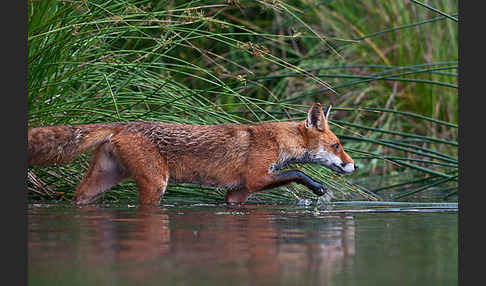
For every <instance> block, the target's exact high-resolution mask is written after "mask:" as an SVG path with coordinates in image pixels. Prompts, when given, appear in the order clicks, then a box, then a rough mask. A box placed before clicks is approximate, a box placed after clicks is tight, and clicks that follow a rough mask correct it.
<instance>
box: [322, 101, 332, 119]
mask: <svg viewBox="0 0 486 286" xmlns="http://www.w3.org/2000/svg"><path fill="white" fill-rule="evenodd" d="M331 108H332V105H329V106H328V107H327V108H326V109H324V111H323V112H324V117H325V118H326V120H329V114H330V113H331Z"/></svg>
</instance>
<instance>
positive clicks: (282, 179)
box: [264, 170, 327, 196]
mask: <svg viewBox="0 0 486 286" xmlns="http://www.w3.org/2000/svg"><path fill="white" fill-rule="evenodd" d="M289 183H297V184H301V185H303V186H306V187H307V188H309V189H310V190H311V191H312V192H313V193H314V194H316V195H317V196H322V195H324V194H325V193H326V191H327V187H326V186H324V185H323V184H321V183H319V182H317V181H315V180H314V179H312V178H311V177H309V176H308V175H306V174H305V173H304V172H302V171H299V170H289V171H283V172H280V173H276V174H272V175H271V176H270V179H269V180H268V183H267V184H266V186H265V187H264V189H266V190H268V189H273V188H276V187H280V186H283V185H287V184H289Z"/></svg>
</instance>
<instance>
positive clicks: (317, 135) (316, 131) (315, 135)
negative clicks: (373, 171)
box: [303, 103, 357, 174]
mask: <svg viewBox="0 0 486 286" xmlns="http://www.w3.org/2000/svg"><path fill="white" fill-rule="evenodd" d="M330 112H331V106H330V105H329V106H328V107H327V108H326V109H325V110H323V108H322V106H321V104H320V103H315V104H314V105H313V106H312V107H311V108H310V109H309V111H308V113H307V119H306V120H305V121H304V122H303V124H304V126H305V133H306V137H307V142H306V153H307V154H306V155H307V157H308V160H309V161H310V162H311V163H315V164H319V165H322V166H325V167H327V168H329V169H331V170H333V171H336V172H338V173H341V174H350V173H352V172H354V171H355V170H356V168H357V166H356V165H355V164H354V161H353V159H351V157H350V156H349V155H348V154H346V152H344V149H343V146H342V145H341V142H340V141H339V138H338V137H337V136H336V135H335V134H334V133H333V132H332V131H331V130H330V129H329V124H328V121H327V119H328V118H329V114H330Z"/></svg>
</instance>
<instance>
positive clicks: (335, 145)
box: [331, 143, 340, 151]
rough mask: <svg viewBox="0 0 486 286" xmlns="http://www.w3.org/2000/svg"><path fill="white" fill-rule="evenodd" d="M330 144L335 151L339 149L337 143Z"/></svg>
mask: <svg viewBox="0 0 486 286" xmlns="http://www.w3.org/2000/svg"><path fill="white" fill-rule="evenodd" d="M331 146H332V147H333V148H334V149H336V151H339V148H340V146H339V143H336V144H333V145H331Z"/></svg>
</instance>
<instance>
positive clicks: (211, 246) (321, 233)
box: [28, 206, 355, 285]
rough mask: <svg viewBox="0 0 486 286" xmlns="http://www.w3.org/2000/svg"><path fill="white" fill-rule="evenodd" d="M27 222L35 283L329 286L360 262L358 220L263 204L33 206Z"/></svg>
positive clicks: (31, 277) (31, 272) (31, 268)
mask: <svg viewBox="0 0 486 286" xmlns="http://www.w3.org/2000/svg"><path fill="white" fill-rule="evenodd" d="M28 220H29V237H28V254H29V279H30V282H33V280H34V279H45V280H46V281H50V279H52V276H56V281H59V280H61V281H62V279H66V281H71V282H72V284H76V281H79V284H80V285H85V284H86V283H91V282H92V283H94V284H97V283H105V282H109V281H110V282H115V281H116V282H119V283H120V284H130V283H136V282H140V281H144V282H145V283H144V284H147V283H148V282H150V281H153V282H154V285H155V284H158V285H160V284H161V282H174V281H181V280H184V281H186V282H189V284H196V283H199V282H201V281H206V282H205V283H208V284H211V285H214V283H215V282H217V281H233V282H232V284H238V285H254V284H252V283H255V282H257V283H258V282H260V283H265V284H267V285H268V284H272V285H277V284H278V285H285V284H289V285H290V284H300V285H304V284H307V285H309V284H314V285H316V284H321V285H323V284H324V285H325V284H329V281H331V275H332V273H335V272H339V271H341V270H342V269H343V268H344V267H349V265H350V264H351V263H352V259H349V258H350V257H352V256H353V255H354V254H355V240H354V237H355V225H354V220H353V218H352V217H348V216H322V217H314V216H312V215H309V214H306V215H303V214H298V213H294V214H290V213H287V214H284V215H283V213H282V212H281V210H278V209H270V208H259V207H256V206H247V207H236V208H221V207H197V208H195V207H192V208H171V207H169V208H165V209H164V208H153V207H141V208H137V209H106V208H101V207H96V206H94V207H83V208H76V209H74V208H73V209H71V208H69V209H66V210H65V212H60V211H59V210H56V211H52V212H50V211H49V208H32V209H30V210H29V213H28ZM48 273H49V274H48ZM49 275H50V276H49ZM64 276H66V277H64ZM33 277H34V278H33ZM78 279H79V280H78ZM228 279H229V280H228ZM105 284H106V283H105ZM162 284H164V283H162ZM199 284H201V283H199Z"/></svg>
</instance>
